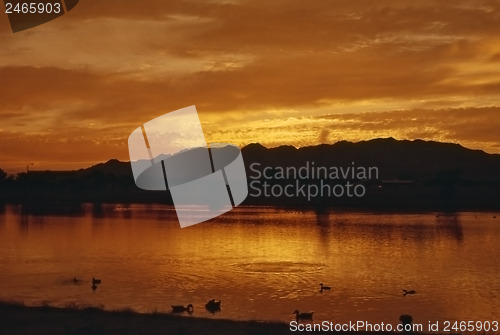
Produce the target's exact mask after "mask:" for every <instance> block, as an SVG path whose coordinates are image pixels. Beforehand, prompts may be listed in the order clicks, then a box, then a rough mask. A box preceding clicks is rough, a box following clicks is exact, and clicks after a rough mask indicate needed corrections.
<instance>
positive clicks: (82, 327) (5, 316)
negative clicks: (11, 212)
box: [0, 301, 450, 335]
mask: <svg viewBox="0 0 500 335" xmlns="http://www.w3.org/2000/svg"><path fill="white" fill-rule="evenodd" d="M0 325H1V326H0V335H35V334H36V335H43V334H50V335H63V334H64V335H101V334H102V335H109V334H120V335H127V334H131V335H132V334H143V335H150V334H151V335H153V334H155V335H156V334H158V335H159V334H163V335H169V334H173V335H190V334H193V335H197V334H203V335H212V334H213V335H226V334H227V335H230V334H231V335H240V334H241V335H267V334H269V335H282V334H283V335H284V334H288V335H290V334H297V333H298V334H343V335H348V334H363V335H368V334H377V335H384V334H391V335H394V334H402V333H398V332H376V333H370V332H352V331H350V332H332V331H292V330H291V329H290V325H289V324H288V323H285V322H279V321H269V322H267V321H236V320H228V319H209V318H200V317H184V316H182V315H176V314H171V313H137V312H135V311H133V310H116V311H107V310H103V309H100V308H96V307H86V308H77V307H71V306H69V307H52V306H25V305H24V304H22V303H16V302H5V301H3V302H0ZM404 334H405V335H410V334H426V333H424V332H422V333H412V332H405V333H404ZM449 335H450V334H449Z"/></svg>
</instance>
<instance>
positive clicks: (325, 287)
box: [319, 283, 332, 292]
mask: <svg viewBox="0 0 500 335" xmlns="http://www.w3.org/2000/svg"><path fill="white" fill-rule="evenodd" d="M319 286H321V289H320V291H321V292H323V290H324V291H329V290H331V289H332V288H331V287H330V286H325V285H323V283H320V284H319Z"/></svg>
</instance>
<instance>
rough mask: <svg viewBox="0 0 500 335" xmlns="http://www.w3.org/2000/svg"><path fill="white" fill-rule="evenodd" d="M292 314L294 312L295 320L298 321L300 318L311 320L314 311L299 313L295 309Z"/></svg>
mask: <svg viewBox="0 0 500 335" xmlns="http://www.w3.org/2000/svg"><path fill="white" fill-rule="evenodd" d="M293 314H295V319H296V320H297V321H300V320H312V319H313V314H314V312H307V313H299V310H298V309H296V310H295V311H294V312H293Z"/></svg>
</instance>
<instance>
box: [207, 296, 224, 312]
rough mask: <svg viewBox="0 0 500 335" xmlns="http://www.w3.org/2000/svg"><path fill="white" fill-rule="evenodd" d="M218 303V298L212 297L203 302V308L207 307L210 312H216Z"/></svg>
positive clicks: (218, 309)
mask: <svg viewBox="0 0 500 335" xmlns="http://www.w3.org/2000/svg"><path fill="white" fill-rule="evenodd" d="M220 303H221V301H220V300H219V301H215V299H212V300H210V301H209V302H207V303H206V304H205V308H206V309H207V311H209V312H212V313H214V312H218V311H220Z"/></svg>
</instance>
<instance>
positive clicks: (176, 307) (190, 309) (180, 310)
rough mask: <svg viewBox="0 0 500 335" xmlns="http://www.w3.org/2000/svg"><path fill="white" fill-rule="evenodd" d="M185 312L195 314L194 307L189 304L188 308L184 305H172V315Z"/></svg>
mask: <svg viewBox="0 0 500 335" xmlns="http://www.w3.org/2000/svg"><path fill="white" fill-rule="evenodd" d="M183 312H188V313H189V314H193V312H194V307H193V305H192V304H189V305H187V306H186V307H184V306H183V305H172V313H183Z"/></svg>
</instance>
